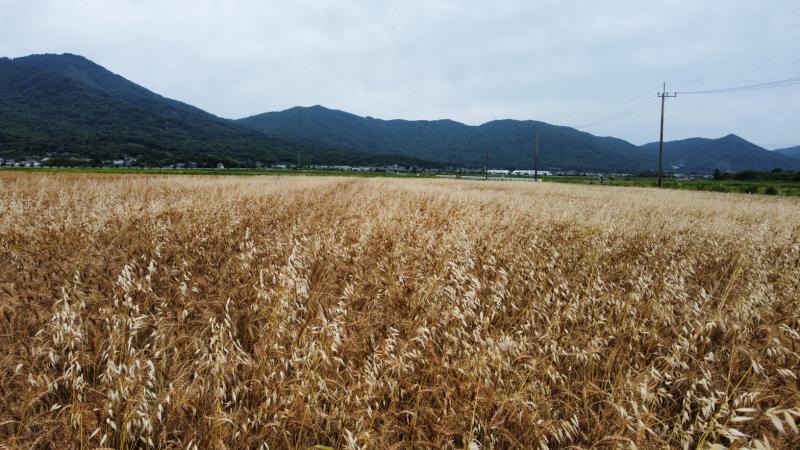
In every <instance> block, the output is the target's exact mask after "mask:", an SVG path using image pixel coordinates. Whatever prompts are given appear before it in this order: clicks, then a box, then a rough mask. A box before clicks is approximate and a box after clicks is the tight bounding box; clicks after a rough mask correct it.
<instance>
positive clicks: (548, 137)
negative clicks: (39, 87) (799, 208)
mask: <svg viewBox="0 0 800 450" xmlns="http://www.w3.org/2000/svg"><path fill="white" fill-rule="evenodd" d="M238 122H239V123H241V124H242V125H245V126H248V127H250V128H252V129H254V130H258V131H261V132H264V133H269V134H272V135H276V136H283V137H287V138H299V137H305V138H307V139H311V140H314V141H316V142H320V143H325V144H329V145H337V146H340V147H343V148H348V149H351V150H360V151H369V152H373V153H375V154H385V153H396V154H401V155H406V156H413V157H417V158H423V159H427V160H431V161H442V162H444V161H455V162H458V161H461V162H463V164H464V165H467V166H473V167H482V166H484V164H485V161H486V151H487V150H488V151H489V166H491V167H493V168H509V169H514V168H530V167H532V165H533V162H532V161H533V149H534V147H535V139H536V133H537V132H538V133H539V139H540V150H539V167H540V168H542V169H554V168H557V169H562V170H579V171H626V172H641V171H655V170H656V168H657V164H658V144H657V143H655V144H647V145H644V146H640V147H637V146H635V145H633V144H631V143H630V142H627V141H624V140H621V139H616V138H612V137H599V136H594V135H592V134H589V133H585V132H582V131H579V130H576V129H574V128H570V127H564V126H557V125H551V124H547V123H544V122H536V121H518V120H496V121H492V122H488V123H485V124H483V125H479V126H469V125H465V124H462V123H459V122H454V121H452V120H436V121H408V120H380V119H374V118H371V117H360V116H356V115H354V114H350V113H346V112H343V111H336V110H331V109H327V108H324V107H322V106H312V107H296V108H291V109H288V110H286V111H280V112H269V113H264V114H259V115H256V116H252V117H247V118H244V119H239V120H238ZM716 168H719V169H720V170H731V171H738V170H772V169H774V168H784V169H798V168H800V166H798V162H797V161H795V160H793V159H791V158H787V157H786V156H784V155H780V154H777V153H775V152H771V151H768V150H766V149H763V148H761V147H759V146H757V145H755V144H752V143H750V142H747V141H745V140H744V139H741V138H739V137H737V136H734V135H729V136H725V137H723V138H720V139H702V138H693V139H687V140H682V141H673V142H667V143H666V144H665V170H667V171H668V172H683V173H700V174H706V173H711V172H713V171H714V169H716Z"/></svg>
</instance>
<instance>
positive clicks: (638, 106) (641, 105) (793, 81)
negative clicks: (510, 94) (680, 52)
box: [575, 59, 800, 130]
mask: <svg viewBox="0 0 800 450" xmlns="http://www.w3.org/2000/svg"><path fill="white" fill-rule="evenodd" d="M795 63H800V59H795V60H792V61H787V62H784V63H779V64H770V65H767V66H762V67H757V68H753V69H748V70H743V71H739V72H734V73H729V74H725V75H717V76H712V77H706V78H697V79H694V80H685V81H677V82H673V83H672V84H686V83H696V82H701V81H709V80H717V79H721V78H729V77H735V76H738V75H745V74H748V73H753V72H759V71H763V70H767V69H772V68H775V67H781V66H786V65H789V64H795ZM794 85H800V76H798V77H792V78H786V79H783V80H775V81H769V82H764V83H755V84H746V85H740V86H730V87H725V88H715V89H702V90H694V91H678V92H676V94H680V95H700V94H723V93H734V92H747V91H756V90H762V89H774V88H780V87H787V86H794ZM654 100H655V99H654V98H653V97H651V96H647V97H646V98H643V99H641V100H639V101H637V102H636V103H634V104H632V105H630V106H627V107H625V108H623V109H621V110H619V111H616V112H614V113H612V114H609V115H607V116H604V117H602V118H600V119H597V120H594V121H591V122H587V123H583V124H581V125H579V126H576V127H575V128H576V129H579V130H580V129H584V128H590V127H595V126H598V125H602V124H605V123H608V122H613V121H616V120H620V119H623V118H626V117H629V116H632V115H634V114H638V113H640V112H642V111H645V110H646V109H648V108H649V107H651V106H653V105H655V104H657V103H658V102H657V101H654Z"/></svg>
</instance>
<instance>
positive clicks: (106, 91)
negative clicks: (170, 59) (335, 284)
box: [0, 54, 419, 165]
mask: <svg viewBox="0 0 800 450" xmlns="http://www.w3.org/2000/svg"><path fill="white" fill-rule="evenodd" d="M48 154H50V155H51V156H54V157H58V158H88V159H90V160H92V161H101V160H107V159H117V158H122V157H123V156H125V155H129V156H138V159H139V161H140V162H144V163H147V164H163V163H170V162H181V161H184V162H189V161H198V162H201V163H203V162H205V163H208V164H211V163H215V162H218V161H224V162H227V163H229V164H242V165H253V164H255V162H256V161H262V162H264V163H270V162H278V161H296V160H297V157H298V154H299V155H300V157H301V158H302V159H303V161H306V162H329V163H338V164H347V163H359V164H361V163H382V162H392V163H393V162H395V161H396V160H397V158H386V157H383V156H376V155H370V154H359V153H357V152H352V151H348V150H343V149H338V148H336V147H333V146H329V145H322V144H319V143H316V142H307V141H306V142H289V141H287V140H286V139H284V138H276V137H271V136H265V135H264V134H263V133H259V132H255V131H253V130H251V129H248V128H245V127H243V126H241V125H239V124H237V123H235V122H234V121H232V120H228V119H222V118H219V117H216V116H214V115H212V114H209V113H207V112H205V111H202V110H200V109H198V108H195V107H193V106H191V105H187V104H185V103H181V102H179V101H176V100H172V99H169V98H165V97H162V96H160V95H158V94H155V93H153V92H151V91H149V90H147V89H145V88H143V87H141V86H139V85H137V84H135V83H132V82H130V81H128V80H126V79H125V78H123V77H121V76H119V75H115V74H113V73H111V72H109V71H108V70H106V69H104V68H103V67H101V66H99V65H97V64H95V63H93V62H91V61H89V60H88V59H86V58H83V57H81V56H77V55H71V54H63V55H50V54H47V55H32V56H27V57H23V58H16V59H8V58H0V156H2V157H5V158H17V159H20V158H42V157H44V156H45V155H48ZM400 162H407V163H409V164H411V163H415V162H416V163H419V161H418V160H415V159H412V158H409V159H407V160H402V161H400Z"/></svg>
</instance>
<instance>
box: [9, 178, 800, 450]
mask: <svg viewBox="0 0 800 450" xmlns="http://www.w3.org/2000/svg"><path fill="white" fill-rule="evenodd" d="M799 236H800V201H798V199H795V198H788V197H778V196H775V197H766V196H764V197H755V196H733V195H720V194H716V193H705V192H681V191H676V190H655V189H648V190H643V189H631V188H625V187H620V188H617V189H604V188H601V187H599V186H577V185H567V184H556V183H536V184H534V183H500V182H489V183H484V182H476V181H456V180H441V179H439V180H431V179H426V180H408V179H389V178H385V179H358V178H331V177H328V178H322V177H278V176H274V177H234V176H230V177H204V176H197V177H188V176H186V177H166V176H145V175H126V176H119V175H111V174H91V173H83V174H74V173H72V174H70V173H59V174H51V173H47V174H45V173H41V174H40V173H17V172H0V267H1V268H2V270H0V327H1V328H2V332H0V349H2V351H1V352H0V396H2V397H0V404H1V405H2V407H1V408H0V447H2V448H11V449H39V448H83V449H92V448H113V449H134V448H143V449H147V448H154V449H190V450H192V449H234V448H252V449H267V448H270V449H278V448H297V449H308V448H317V449H325V448H328V447H330V448H348V449H361V448H376V449H378V448H381V449H382V448H444V449H470V450H474V449H476V448H482V449H504V448H520V449H521V448H526V449H527V448H539V449H545V448H572V449H590V448H592V449H597V448H639V449H651V448H652V449H655V448H682V449H693V448H702V449H722V448H775V449H778V448H798V447H800V435H798V427H797V422H798V421H800V407H798V405H800V384H799V383H798V375H800V353H799V352H800V309H799V308H798V307H797V300H798V298H800V240H799V239H800V237H799Z"/></svg>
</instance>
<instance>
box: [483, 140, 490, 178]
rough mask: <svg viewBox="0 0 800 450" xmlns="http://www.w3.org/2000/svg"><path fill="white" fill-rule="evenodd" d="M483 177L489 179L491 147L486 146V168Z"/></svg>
mask: <svg viewBox="0 0 800 450" xmlns="http://www.w3.org/2000/svg"><path fill="white" fill-rule="evenodd" d="M483 179H484V180H489V147H486V169H485V170H484V171H483Z"/></svg>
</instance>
